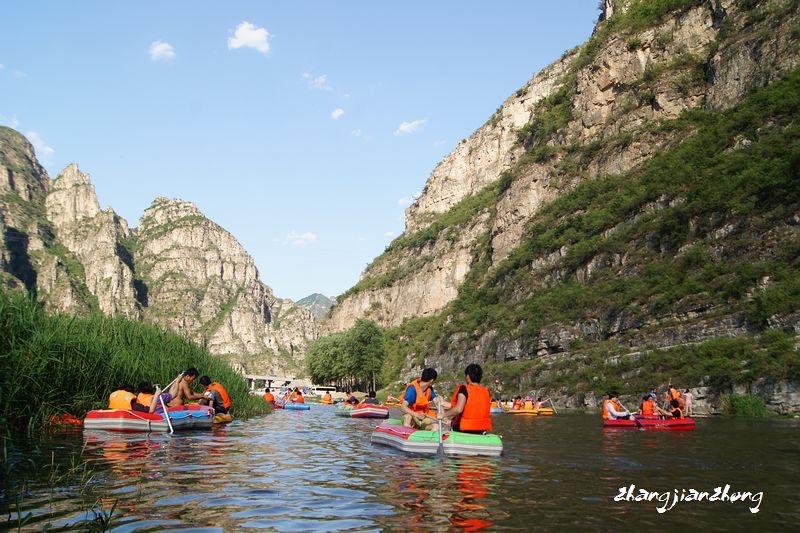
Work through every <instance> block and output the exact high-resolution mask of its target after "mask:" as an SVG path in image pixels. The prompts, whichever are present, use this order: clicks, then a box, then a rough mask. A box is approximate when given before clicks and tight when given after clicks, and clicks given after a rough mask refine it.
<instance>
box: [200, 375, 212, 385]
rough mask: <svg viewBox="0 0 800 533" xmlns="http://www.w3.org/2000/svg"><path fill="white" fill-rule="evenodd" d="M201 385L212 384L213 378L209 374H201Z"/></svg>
mask: <svg viewBox="0 0 800 533" xmlns="http://www.w3.org/2000/svg"><path fill="white" fill-rule="evenodd" d="M200 385H202V386H203V387H208V386H209V385H211V378H210V377H208V376H200Z"/></svg>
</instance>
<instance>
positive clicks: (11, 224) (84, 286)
mask: <svg viewBox="0 0 800 533" xmlns="http://www.w3.org/2000/svg"><path fill="white" fill-rule="evenodd" d="M0 178H2V179H0V229H1V230H2V232H3V240H2V243H1V244H0V266H1V267H2V274H0V276H2V278H0V279H2V281H3V282H4V285H5V286H6V287H8V288H11V289H22V288H23V287H24V288H27V290H29V291H30V292H32V293H33V294H35V295H36V297H37V299H38V300H39V301H40V302H42V304H43V305H44V306H45V307H46V308H47V309H48V310H50V311H60V312H70V313H76V314H87V313H89V312H102V313H104V314H107V315H112V316H124V317H128V318H131V319H141V320H146V321H150V322H154V323H157V324H160V325H162V326H164V327H166V328H169V329H171V330H173V331H176V332H179V333H182V334H184V335H186V336H187V337H189V338H191V339H193V340H195V341H196V342H198V343H200V344H202V345H204V346H206V347H207V348H208V349H209V351H211V352H212V353H214V354H218V355H220V356H223V357H225V358H226V359H228V360H229V361H230V362H231V364H232V365H234V366H236V367H237V368H239V369H240V370H243V371H246V372H251V373H279V374H289V375H291V374H294V373H296V372H297V371H298V370H300V369H302V365H303V357H304V353H305V347H306V344H307V343H308V342H309V341H310V340H313V339H315V338H316V337H317V336H318V325H317V321H316V320H315V319H314V318H313V316H312V315H311V313H310V312H309V311H308V310H307V309H305V308H302V307H299V306H297V305H295V304H293V303H292V302H291V301H289V300H281V299H279V298H276V297H275V296H274V295H273V293H272V290H271V289H270V288H269V287H268V286H266V285H265V284H264V283H262V281H261V280H260V279H259V276H258V271H257V269H256V267H255V264H254V263H253V260H252V258H251V257H250V256H249V255H248V254H247V252H246V251H245V250H244V249H243V248H242V246H241V245H240V244H239V243H238V242H237V241H236V239H235V238H234V237H233V236H232V235H231V234H230V233H228V232H227V231H225V230H224V229H223V228H221V227H219V226H218V225H217V224H214V223H213V222H211V221H210V220H208V219H207V218H206V217H205V216H204V215H203V214H202V213H201V212H200V211H199V210H198V209H197V208H196V207H195V206H194V205H193V204H191V203H189V202H184V201H180V200H167V199H165V198H158V199H156V200H155V201H154V202H153V204H152V205H151V206H150V207H149V208H148V209H147V210H146V211H145V213H144V215H143V216H142V219H141V220H140V221H139V226H138V227H137V228H135V229H133V230H130V229H129V228H128V224H127V222H126V221H125V220H124V219H122V218H121V217H119V216H118V215H117V214H116V213H114V211H113V210H112V209H111V208H108V209H105V210H102V209H101V208H100V205H99V203H98V201H97V195H96V193H95V190H94V186H93V185H92V183H91V181H90V179H89V176H88V175H87V174H84V173H82V172H81V171H80V170H79V168H78V166H77V165H70V166H69V167H67V168H66V169H64V171H63V172H61V174H59V176H58V177H57V178H56V179H55V180H50V179H49V177H48V176H47V173H46V172H45V170H44V169H43V168H42V167H41V166H40V165H39V164H38V162H37V161H36V158H35V155H34V153H33V148H32V147H31V145H30V144H29V143H28V142H27V141H26V140H25V139H24V137H22V136H21V135H19V134H18V133H17V132H15V131H13V130H10V129H8V128H0Z"/></svg>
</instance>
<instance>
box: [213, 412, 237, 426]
mask: <svg viewBox="0 0 800 533" xmlns="http://www.w3.org/2000/svg"><path fill="white" fill-rule="evenodd" d="M229 422H233V415H231V414H230V413H217V414H215V415H214V423H215V424H227V423H229Z"/></svg>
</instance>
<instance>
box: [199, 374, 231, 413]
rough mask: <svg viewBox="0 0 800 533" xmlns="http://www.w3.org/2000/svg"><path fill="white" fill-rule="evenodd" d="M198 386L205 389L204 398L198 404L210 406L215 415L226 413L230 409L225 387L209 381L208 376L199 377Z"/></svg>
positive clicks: (229, 400) (229, 399)
mask: <svg viewBox="0 0 800 533" xmlns="http://www.w3.org/2000/svg"><path fill="white" fill-rule="evenodd" d="M200 385H202V386H204V387H205V388H206V392H205V393H204V394H203V396H205V398H204V399H202V400H200V402H199V403H201V404H207V405H210V406H211V407H213V408H214V412H215V413H222V414H225V413H227V412H228V410H229V409H230V408H231V398H230V396H229V395H228V391H227V390H225V387H223V386H222V384H221V383H218V382H216V381H211V378H210V377H208V376H201V377H200Z"/></svg>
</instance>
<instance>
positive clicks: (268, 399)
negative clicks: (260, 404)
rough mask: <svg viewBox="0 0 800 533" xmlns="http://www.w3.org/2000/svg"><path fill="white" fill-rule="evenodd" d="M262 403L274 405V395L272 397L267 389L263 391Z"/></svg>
mask: <svg viewBox="0 0 800 533" xmlns="http://www.w3.org/2000/svg"><path fill="white" fill-rule="evenodd" d="M264 401H265V402H269V403H275V395H273V394H272V393H271V392H270V391H269V389H267V390H265V391H264Z"/></svg>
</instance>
